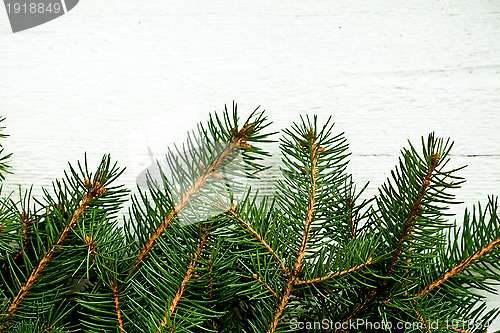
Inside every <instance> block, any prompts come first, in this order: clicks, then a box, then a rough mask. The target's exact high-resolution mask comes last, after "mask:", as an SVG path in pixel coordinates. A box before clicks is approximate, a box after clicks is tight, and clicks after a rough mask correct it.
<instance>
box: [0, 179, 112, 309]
mask: <svg viewBox="0 0 500 333" xmlns="http://www.w3.org/2000/svg"><path fill="white" fill-rule="evenodd" d="M85 185H86V186H87V188H88V191H87V194H86V195H85V196H84V197H83V199H82V200H81V202H80V206H79V207H78V208H77V209H76V210H75V212H74V213H73V217H72V218H71V221H70V223H69V224H68V225H66V227H65V228H64V229H63V231H62V232H61V234H60V235H59V238H58V239H57V241H56V242H55V243H54V244H53V245H52V246H51V247H50V249H48V250H47V251H46V252H45V254H44V255H43V257H42V259H41V260H40V261H39V263H38V265H37V266H36V267H35V268H34V269H33V271H32V273H31V274H30V276H29V277H28V279H27V280H26V282H25V284H24V285H23V286H22V287H21V289H20V290H19V292H18V294H17V295H16V297H14V299H13V300H12V302H11V304H10V306H9V308H8V311H7V313H6V314H5V316H4V318H8V317H9V316H11V315H12V314H13V313H14V312H15V311H16V308H17V307H18V306H19V304H21V302H22V300H23V298H24V296H25V295H26V294H27V293H28V289H29V288H30V287H31V286H32V285H33V284H34V283H35V280H36V279H37V278H38V276H39V275H40V273H41V271H42V270H43V269H44V268H45V267H46V266H47V265H48V262H49V261H50V260H51V259H52V257H53V256H54V253H55V252H56V251H59V250H60V247H59V246H60V245H61V244H62V243H63V242H64V240H65V239H66V238H67V237H68V235H69V232H70V231H71V229H72V227H73V226H74V224H75V222H76V220H77V219H78V218H80V216H81V214H82V212H83V211H84V210H85V208H86V207H87V205H88V203H89V202H90V201H91V200H92V199H93V198H94V196H96V195H101V194H103V193H104V192H105V191H106V189H105V188H104V186H102V185H101V183H100V182H98V181H97V180H96V181H95V182H94V183H91V182H90V181H89V180H87V179H85Z"/></svg>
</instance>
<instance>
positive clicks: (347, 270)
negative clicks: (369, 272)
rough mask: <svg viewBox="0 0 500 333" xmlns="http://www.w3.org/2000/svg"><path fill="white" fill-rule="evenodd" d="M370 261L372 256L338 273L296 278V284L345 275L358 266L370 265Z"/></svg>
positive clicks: (358, 267)
mask: <svg viewBox="0 0 500 333" xmlns="http://www.w3.org/2000/svg"><path fill="white" fill-rule="evenodd" d="M371 263H372V258H371V257H370V258H368V260H367V261H366V262H364V263H361V264H359V265H356V266H354V267H351V268H349V269H346V270H343V271H342V272H339V273H331V274H328V275H325V276H321V277H317V278H314V279H309V280H305V281H304V280H300V279H298V280H297V284H310V283H316V282H321V281H324V280H328V279H331V278H335V277H339V276H342V275H345V274H348V273H352V272H354V271H356V270H358V269H360V268H363V267H365V266H367V265H370V264H371Z"/></svg>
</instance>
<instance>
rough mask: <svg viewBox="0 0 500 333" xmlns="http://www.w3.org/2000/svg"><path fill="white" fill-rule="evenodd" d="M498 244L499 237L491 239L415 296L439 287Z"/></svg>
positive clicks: (499, 243)
mask: <svg viewBox="0 0 500 333" xmlns="http://www.w3.org/2000/svg"><path fill="white" fill-rule="evenodd" d="M498 245H500V238H497V239H495V240H494V241H492V242H491V243H489V244H488V245H486V246H484V247H483V248H481V250H479V251H477V252H476V253H474V254H473V255H471V256H469V257H468V258H467V259H465V260H464V261H462V262H461V263H460V264H458V265H456V266H454V267H453V268H452V269H450V270H449V271H448V272H446V273H445V274H444V275H443V277H442V278H440V279H439V280H436V281H434V282H432V283H431V284H430V285H428V286H427V287H425V288H424V289H423V290H421V291H420V292H419V293H418V294H416V295H415V296H423V295H425V294H427V293H428V292H430V291H431V290H432V289H434V288H436V287H439V286H440V285H442V284H443V283H445V282H446V281H448V279H449V278H451V277H453V276H454V275H456V274H458V273H460V271H462V270H463V269H464V268H465V267H467V266H469V265H470V264H471V263H472V262H473V261H474V260H476V259H479V258H480V257H482V256H483V255H484V254H485V253H486V252H488V251H491V250H493V249H494V248H495V247H497V246H498Z"/></svg>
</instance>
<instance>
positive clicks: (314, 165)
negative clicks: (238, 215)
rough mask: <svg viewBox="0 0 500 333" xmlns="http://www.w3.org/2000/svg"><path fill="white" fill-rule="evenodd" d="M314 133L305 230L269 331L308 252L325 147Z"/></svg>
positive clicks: (283, 306)
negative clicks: (319, 172)
mask: <svg viewBox="0 0 500 333" xmlns="http://www.w3.org/2000/svg"><path fill="white" fill-rule="evenodd" d="M314 135H315V134H314V133H313V132H312V131H309V136H308V139H309V140H310V144H311V153H312V168H311V190H310V192H309V200H308V204H307V212H306V218H305V223H304V231H303V234H302V242H301V244H300V247H299V252H298V254H297V258H296V261H295V264H294V266H293V270H292V272H291V274H290V276H289V277H288V281H287V284H286V287H285V291H284V293H283V296H282V297H281V301H280V304H279V306H278V309H277V310H276V312H275V313H274V319H273V321H272V322H271V324H270V325H269V329H268V330H267V333H274V331H275V330H276V327H277V326H278V322H279V320H280V317H281V314H282V313H283V310H284V309H285V306H286V303H287V302H288V299H289V298H290V294H291V293H292V289H293V287H294V286H295V284H296V283H297V282H298V279H297V276H298V274H299V273H300V270H301V265H302V260H303V259H304V255H305V252H306V247H307V241H308V240H309V233H310V231H311V223H312V219H313V214H314V203H315V201H316V189H317V183H316V181H317V173H318V168H317V164H318V160H317V154H318V152H319V151H324V148H322V147H318V146H317V145H316V141H315V140H316V139H315V137H314ZM300 143H301V146H303V147H307V145H306V144H304V143H303V142H300Z"/></svg>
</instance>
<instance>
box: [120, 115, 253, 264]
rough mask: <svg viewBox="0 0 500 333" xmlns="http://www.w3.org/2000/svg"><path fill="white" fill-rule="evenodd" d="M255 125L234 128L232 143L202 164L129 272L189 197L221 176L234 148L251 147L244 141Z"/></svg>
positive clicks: (146, 252) (150, 247)
mask: <svg viewBox="0 0 500 333" xmlns="http://www.w3.org/2000/svg"><path fill="white" fill-rule="evenodd" d="M253 125H254V124H253V123H252V124H247V125H246V126H244V127H243V128H242V129H241V130H240V131H239V132H236V130H234V132H233V138H232V141H231V143H230V144H229V145H228V146H227V147H226V148H225V149H224V150H223V151H222V153H221V154H220V155H219V156H218V158H217V159H216V160H215V161H214V162H212V164H211V165H210V166H209V167H208V168H204V167H203V166H201V169H202V170H203V173H202V175H201V176H199V177H198V179H196V181H195V182H194V184H193V185H192V186H191V187H190V188H189V189H188V190H187V191H186V192H185V193H183V194H182V198H181V199H180V200H179V201H178V202H177V204H176V205H175V207H174V208H173V209H172V210H170V212H169V213H168V215H167V216H166V217H165V219H164V220H163V221H162V222H161V224H160V225H159V226H158V228H157V229H156V231H155V232H154V233H153V234H152V235H151V237H150V238H149V239H148V241H147V242H146V244H145V245H144V246H143V247H142V249H141V250H140V251H139V254H138V255H137V258H136V259H135V261H134V262H133V263H132V265H130V270H129V274H130V272H131V271H132V269H133V268H134V267H135V266H136V265H137V264H138V263H139V262H141V261H142V260H143V259H144V257H145V256H146V255H147V254H148V253H149V251H151V249H152V248H153V245H154V244H155V241H156V239H157V238H158V237H160V236H161V235H162V234H163V232H164V231H165V229H167V227H168V225H169V223H170V222H171V221H172V219H173V218H174V217H175V216H176V215H177V212H179V211H180V210H181V209H182V208H184V206H186V204H187V203H188V202H189V199H190V198H191V197H192V196H193V195H194V194H195V193H196V192H198V190H199V189H200V188H201V186H202V185H203V184H205V183H206V181H207V179H209V178H210V177H216V178H219V174H218V173H216V172H215V170H216V169H218V168H219V167H220V166H221V164H222V163H223V162H224V160H225V159H226V158H227V157H228V156H229V155H230V154H231V153H232V152H233V150H234V149H235V148H236V147H250V145H249V144H248V143H246V142H244V140H246V139H247V138H248V135H249V130H250V128H251V127H252V126H253Z"/></svg>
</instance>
